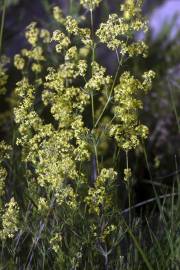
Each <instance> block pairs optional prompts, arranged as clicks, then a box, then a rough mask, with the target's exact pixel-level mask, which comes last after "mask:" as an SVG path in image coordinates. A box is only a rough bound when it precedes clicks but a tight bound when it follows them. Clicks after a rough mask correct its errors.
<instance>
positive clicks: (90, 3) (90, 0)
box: [80, 0, 102, 10]
mask: <svg viewBox="0 0 180 270" xmlns="http://www.w3.org/2000/svg"><path fill="white" fill-rule="evenodd" d="M101 1H102V0H80V4H81V5H83V6H84V7H85V8H87V9H89V10H93V9H95V8H96V7H98V6H99V4H100V2H101Z"/></svg>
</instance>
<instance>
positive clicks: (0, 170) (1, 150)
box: [0, 141, 11, 207]
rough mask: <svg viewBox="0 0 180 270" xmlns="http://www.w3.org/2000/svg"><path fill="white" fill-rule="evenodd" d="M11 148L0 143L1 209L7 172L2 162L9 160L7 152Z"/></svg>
mask: <svg viewBox="0 0 180 270" xmlns="http://www.w3.org/2000/svg"><path fill="white" fill-rule="evenodd" d="M10 150H11V147H10V146H8V145H6V144H5V142H3V141H1V142H0V207H1V197H2V196H3V195H4V193H5V190H4V188H5V179H6V176H7V171H6V169H5V168H4V166H3V164H2V163H3V161H4V160H5V159H8V158H9V151H10Z"/></svg>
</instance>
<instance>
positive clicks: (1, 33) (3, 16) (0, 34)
mask: <svg viewBox="0 0 180 270" xmlns="http://www.w3.org/2000/svg"><path fill="white" fill-rule="evenodd" d="M6 1H7V0H4V4H3V9H2V18H1V28H0V53H1V50H2V39H3V30H4V21H5V13H6Z"/></svg>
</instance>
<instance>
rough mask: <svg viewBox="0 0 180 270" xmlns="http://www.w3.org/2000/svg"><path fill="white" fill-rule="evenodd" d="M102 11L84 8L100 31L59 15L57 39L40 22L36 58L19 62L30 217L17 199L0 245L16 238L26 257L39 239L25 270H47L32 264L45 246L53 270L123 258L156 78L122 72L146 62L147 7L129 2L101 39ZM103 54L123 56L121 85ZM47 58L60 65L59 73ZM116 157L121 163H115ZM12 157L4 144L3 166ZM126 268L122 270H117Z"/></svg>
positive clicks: (88, 0)
mask: <svg viewBox="0 0 180 270" xmlns="http://www.w3.org/2000/svg"><path fill="white" fill-rule="evenodd" d="M100 2H101V1H100V0H94V1H93V0H81V1H80V4H81V5H82V6H83V7H84V8H85V9H87V10H88V12H89V13H90V15H91V16H90V17H91V28H86V27H84V25H83V23H84V18H82V17H73V16H64V15H63V12H62V10H61V9H60V8H59V7H54V9H53V16H54V19H55V20H56V22H57V24H58V25H59V27H58V29H57V30H55V31H54V32H53V33H52V34H51V32H49V31H48V30H47V29H41V28H38V27H37V24H36V23H35V22H32V23H31V24H30V25H29V26H28V27H27V29H26V33H25V36H26V39H27V42H28V43H29V48H28V49H23V50H22V51H21V53H20V54H16V55H15V57H14V65H15V67H16V68H17V69H18V70H19V71H20V73H21V77H22V78H21V80H20V81H18V82H17V84H16V88H15V94H16V96H17V101H16V105H15V108H14V120H15V123H16V125H17V138H16V142H15V144H16V147H17V148H18V151H19V153H20V155H19V164H21V165H20V166H21V167H22V168H23V175H22V178H23V181H24V184H23V192H24V194H25V196H24V197H23V199H22V200H23V205H24V209H21V211H20V209H19V207H18V206H17V203H16V201H15V199H14V197H12V198H11V200H10V201H9V203H8V204H7V205H6V208H5V210H4V211H5V213H4V214H3V216H2V230H1V234H0V236H2V237H1V238H2V239H3V241H5V240H6V239H7V240H8V238H13V237H16V238H17V239H19V240H18V241H17V245H16V249H18V248H19V249H20V243H21V242H22V239H23V237H24V235H26V234H27V235H30V239H31V240H30V241H31V243H32V245H31V249H30V251H29V254H28V256H27V258H26V261H25V262H23V263H24V265H25V266H26V267H29V266H30V265H31V264H34V265H38V267H39V268H41V267H42V265H41V262H40V261H38V262H37V261H36V262H35V261H34V259H33V256H34V253H35V251H37V252H39V251H38V246H39V245H43V248H44V249H45V250H46V252H47V254H48V258H47V259H46V260H45V264H46V265H47V266H48V265H50V264H51V263H50V262H52V261H54V262H53V267H54V268H53V269H56V268H58V267H59V268H58V269H60V268H61V269H101V266H98V265H99V260H100V264H101V265H102V267H103V265H105V267H106V269H108V268H107V267H108V265H109V266H111V268H112V269H114V268H113V265H114V262H113V260H112V261H111V259H110V257H111V254H114V257H116V256H117V257H118V256H119V254H121V248H120V247H119V242H120V240H121V239H122V237H123V230H122V227H123V225H122V219H121V216H120V215H118V214H117V213H120V210H121V209H120V206H119V205H120V199H119V198H118V188H119V184H120V182H123V181H124V182H125V183H127V186H128V183H129V181H130V180H131V177H132V172H131V168H130V165H129V161H128V152H129V151H130V150H132V149H136V148H137V147H138V146H139V145H140V143H141V141H142V140H143V139H145V138H146V137H147V135H148V128H147V127H146V126H145V125H143V124H141V123H140V120H139V117H138V112H139V110H140V109H142V108H143V104H142V101H141V96H142V95H143V94H146V93H147V91H149V90H150V88H151V85H152V79H153V78H154V75H155V74H154V72H153V71H146V72H145V73H144V74H143V75H142V77H141V78H135V76H134V75H132V74H131V73H130V72H129V71H125V72H122V70H121V68H122V67H123V65H124V63H125V61H126V60H127V59H129V58H131V57H135V56H138V55H142V56H143V57H146V55H147V46H146V44H145V43H144V42H143V41H134V34H135V33H136V32H137V31H147V22H146V21H145V19H144V18H143V16H142V14H141V7H142V1H141V0H137V1H135V0H125V2H124V4H123V5H121V8H120V10H119V14H120V15H119V14H110V15H109V18H108V19H107V21H106V22H103V23H101V24H100V25H99V27H98V29H97V30H95V29H94V24H93V11H94V9H95V8H96V7H98V6H99V5H100ZM102 44H103V45H104V46H107V48H108V49H109V50H112V52H114V53H115V54H116V57H117V66H118V67H117V72H116V73H115V74H114V75H110V74H108V72H107V69H106V68H105V67H104V66H102V65H101V64H100V62H99V61H98V57H97V48H98V46H102ZM47 52H53V53H54V54H56V57H57V59H58V60H57V61H55V62H54V63H53V64H52V65H50V66H47V63H46V53H47ZM107 112H109V114H108V115H107ZM110 148H112V149H113V153H112V154H111V158H110V160H107V158H106V156H107V152H108V151H109V149H110ZM6 149H8V147H7V146H5V144H2V145H1V153H2V157H3V155H4V154H3V153H4V152H3V151H5V150H6ZM8 151H9V150H8ZM120 151H124V152H125V154H126V167H125V168H124V178H122V179H119V178H118V173H119V171H118V169H117V166H115V160H117V158H118V155H119V152H120ZM7 159H8V157H7ZM2 161H3V158H2ZM2 165H3V162H2ZM4 170H5V169H4V168H3V169H2V170H1V175H2V179H3V178H4V179H5V178H6V173H5V171H4ZM1 182H2V184H1V183H0V192H1V194H2V198H3V196H4V195H3V194H4V193H5V191H4V190H3V187H4V184H3V180H1ZM1 206H2V209H3V202H2V203H1ZM23 212H24V213H26V214H25V216H24V215H22V213H23ZM11 215H12V216H13V219H12V220H10V216H11ZM20 221H21V222H20ZM20 224H24V225H23V226H22V225H21V226H20ZM27 224H28V225H27ZM37 228H38V229H37ZM37 230H38V231H37ZM26 245H29V244H28V243H26ZM52 258H54V259H52ZM122 264H123V262H122V261H119V262H118V263H117V265H116V269H120V268H117V267H121V266H122ZM97 267H98V268H97Z"/></svg>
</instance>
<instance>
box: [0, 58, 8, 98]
mask: <svg viewBox="0 0 180 270" xmlns="http://www.w3.org/2000/svg"><path fill="white" fill-rule="evenodd" d="M7 63H8V58H7V57H5V56H1V57H0V95H4V94H5V93H6V84H7V80H8V75H7V73H6V68H5V66H6V64H7Z"/></svg>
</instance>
